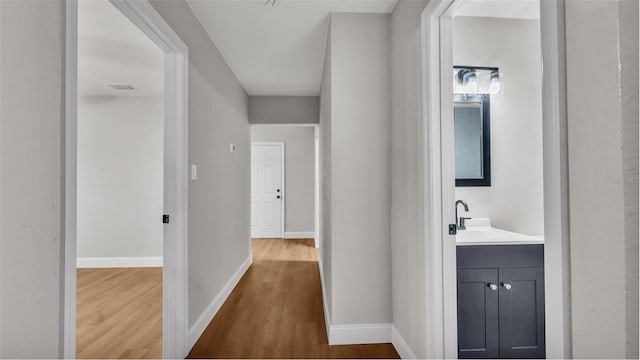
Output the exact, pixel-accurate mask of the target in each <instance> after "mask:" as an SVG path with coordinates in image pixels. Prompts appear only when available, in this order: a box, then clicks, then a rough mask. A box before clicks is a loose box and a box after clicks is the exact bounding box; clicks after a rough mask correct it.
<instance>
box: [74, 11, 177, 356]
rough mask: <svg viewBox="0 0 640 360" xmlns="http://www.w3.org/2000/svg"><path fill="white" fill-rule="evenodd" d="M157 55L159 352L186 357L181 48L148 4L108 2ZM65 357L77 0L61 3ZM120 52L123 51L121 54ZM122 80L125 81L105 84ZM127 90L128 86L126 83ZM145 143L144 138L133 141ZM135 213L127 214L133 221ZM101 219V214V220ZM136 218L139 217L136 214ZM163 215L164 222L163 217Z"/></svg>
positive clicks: (75, 252)
mask: <svg viewBox="0 0 640 360" xmlns="http://www.w3.org/2000/svg"><path fill="white" fill-rule="evenodd" d="M110 3H111V4H112V5H113V6H115V8H116V9H117V10H118V11H119V12H120V13H122V14H123V15H124V16H125V17H126V18H127V19H128V20H129V21H131V22H132V23H133V24H134V25H135V26H136V27H137V28H139V29H140V30H141V31H142V32H143V33H144V34H145V35H146V36H147V37H148V38H149V39H151V40H152V41H153V43H155V45H156V46H158V47H159V48H160V49H161V50H162V53H163V54H164V59H163V62H164V65H163V72H164V80H163V81H162V83H163V87H164V90H163V91H162V95H163V97H164V105H163V106H162V107H163V112H164V115H163V118H164V125H163V129H162V131H163V132H164V134H165V136H164V140H163V144H162V146H163V149H164V150H163V151H162V155H161V157H162V163H163V166H162V167H163V170H162V171H161V172H160V173H161V174H162V175H161V176H162V178H163V186H162V190H161V193H162V196H161V197H162V199H163V200H162V209H163V211H161V214H157V215H158V216H157V219H156V220H155V221H157V223H158V224H160V226H161V227H162V235H161V237H162V238H163V239H162V245H161V251H162V254H163V255H164V259H163V263H164V264H163V265H164V267H163V270H162V356H163V357H165V358H182V357H184V356H186V354H187V351H188V349H187V348H186V347H187V345H186V335H187V326H188V318H187V271H186V269H187V257H186V255H187V251H186V244H187V194H188V191H187V176H188V173H187V171H186V169H187V163H188V159H187V144H188V140H187V116H186V105H187V94H186V91H187V87H186V81H187V64H188V59H187V47H186V45H185V44H184V43H183V42H182V41H181V40H180V38H179V37H178V36H177V35H176V34H175V32H174V31H173V30H172V29H171V27H170V26H169V25H168V24H167V23H166V22H165V21H164V19H162V17H161V16H160V15H159V14H158V13H157V12H156V11H155V9H154V8H153V6H152V5H151V4H150V3H149V2H148V1H134V0H110ZM65 7H66V34H65V38H66V43H65V118H66V119H65V174H64V176H65V220H64V241H65V253H64V256H65V280H64V355H65V357H67V358H75V357H76V299H75V297H76V254H77V235H78V232H77V229H78V227H77V226H78V222H77V220H78V197H77V196H78V191H79V190H78V181H77V179H78V178H77V176H78V171H77V170H78V164H79V162H78V119H77V116H78V94H79V91H78V3H77V2H76V1H73V0H71V1H67V2H65ZM125 55H126V54H125ZM112 85H127V84H112ZM132 87H133V86H132ZM140 141H141V142H144V139H141V140H140ZM162 214H165V215H166V216H160V215H162ZM138 216H141V217H144V216H145V214H137V215H132V218H131V220H132V221H135V220H136V219H137V218H138ZM107 220H108V219H105V221H107ZM138 220H139V219H138ZM165 220H168V221H165Z"/></svg>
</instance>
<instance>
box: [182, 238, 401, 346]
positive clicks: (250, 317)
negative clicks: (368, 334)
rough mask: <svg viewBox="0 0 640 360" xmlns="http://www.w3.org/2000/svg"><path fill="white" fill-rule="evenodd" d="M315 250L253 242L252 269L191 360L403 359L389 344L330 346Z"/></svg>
mask: <svg viewBox="0 0 640 360" xmlns="http://www.w3.org/2000/svg"><path fill="white" fill-rule="evenodd" d="M313 246H314V245H313V240H311V239H300V240H290V239H287V240H283V239H254V240H252V253H253V265H252V266H251V267H250V268H249V270H247V272H246V274H245V275H244V276H243V278H242V279H241V280H240V282H239V283H238V285H237V286H236V288H235V289H234V290H233V292H232V293H231V295H230V296H229V298H228V299H227V301H226V302H225V303H224V305H223V306H222V308H220V311H219V312H218V314H217V315H216V316H215V318H214V319H213V321H212V322H211V323H210V324H209V326H208V327H207V329H206V330H205V331H204V333H203V334H202V336H201V337H200V339H199V340H198V342H197V343H196V345H195V346H194V347H193V349H192V350H191V353H190V354H189V358H399V356H398V353H397V352H396V350H395V349H394V347H393V345H391V344H372V345H341V346H329V344H328V341H327V334H326V330H325V322H324V310H323V307H322V290H321V288H320V273H319V270H318V263H317V261H316V259H317V256H318V254H317V249H315V248H314V247H313Z"/></svg>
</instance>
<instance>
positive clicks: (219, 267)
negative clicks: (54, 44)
mask: <svg viewBox="0 0 640 360" xmlns="http://www.w3.org/2000/svg"><path fill="white" fill-rule="evenodd" d="M151 4H152V5H153V6H154V7H155V8H156V10H157V11H158V12H159V13H160V14H161V15H162V17H164V19H165V20H166V21H167V22H168V23H169V25H170V26H171V27H172V28H173V29H174V30H175V31H176V33H177V34H178V35H179V36H180V37H181V38H182V40H183V41H184V42H185V43H186V44H187V46H188V47H189V109H188V111H189V161H190V162H191V163H193V164H197V165H198V180H196V181H191V182H190V183H189V248H188V252H189V320H190V323H191V324H193V323H194V321H195V320H196V319H197V318H198V317H199V316H200V315H201V314H202V313H203V311H204V310H205V308H206V307H207V306H208V305H209V304H210V303H211V301H212V300H213V299H214V297H215V296H216V295H218V293H219V292H220V290H222V288H223V287H224V285H225V284H226V283H227V281H228V280H229V279H230V278H231V276H232V275H233V273H234V272H235V271H236V270H237V269H238V268H239V267H240V265H241V264H242V263H243V262H244V261H245V260H246V259H247V257H248V256H250V245H249V236H250V235H249V226H250V221H251V213H250V209H249V203H250V180H251V177H250V132H249V120H248V110H247V108H248V105H247V103H248V96H247V94H246V92H245V91H244V89H243V88H242V86H241V85H240V83H238V80H237V79H236V77H235V76H234V75H233V73H232V72H231V70H230V69H229V66H228V65H227V64H226V63H225V61H224V59H223V58H222V55H220V52H219V51H218V49H217V48H216V47H215V45H214V44H213V42H212V41H211V39H210V38H209V37H208V36H207V34H206V33H205V31H204V29H203V28H202V26H201V25H200V23H199V22H198V20H197V19H196V17H195V15H194V14H193V13H192V12H191V10H190V9H189V6H188V5H187V4H186V3H185V2H184V1H152V2H151ZM229 143H234V144H236V147H237V150H236V152H234V153H229V152H228V144H229Z"/></svg>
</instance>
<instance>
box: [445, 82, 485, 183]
mask: <svg viewBox="0 0 640 360" xmlns="http://www.w3.org/2000/svg"><path fill="white" fill-rule="evenodd" d="M470 102H473V103H478V102H479V103H480V104H481V108H482V175H483V177H482V178H479V179H458V178H456V187H466V186H491V111H490V109H491V101H490V95H489V94H477V95H471V94H454V95H453V104H454V108H455V105H456V104H458V103H470ZM454 114H455V111H454ZM453 121H454V126H455V115H454V119H453Z"/></svg>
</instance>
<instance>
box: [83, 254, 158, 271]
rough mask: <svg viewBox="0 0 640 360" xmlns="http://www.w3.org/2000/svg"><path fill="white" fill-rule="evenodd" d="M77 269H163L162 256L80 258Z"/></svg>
mask: <svg viewBox="0 0 640 360" xmlns="http://www.w3.org/2000/svg"><path fill="white" fill-rule="evenodd" d="M76 267H77V268H78V269H82V268H91V269H99V268H136V267H162V256H144V257H79V258H78V259H77V260H76Z"/></svg>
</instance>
